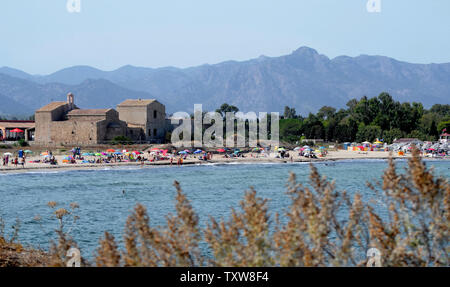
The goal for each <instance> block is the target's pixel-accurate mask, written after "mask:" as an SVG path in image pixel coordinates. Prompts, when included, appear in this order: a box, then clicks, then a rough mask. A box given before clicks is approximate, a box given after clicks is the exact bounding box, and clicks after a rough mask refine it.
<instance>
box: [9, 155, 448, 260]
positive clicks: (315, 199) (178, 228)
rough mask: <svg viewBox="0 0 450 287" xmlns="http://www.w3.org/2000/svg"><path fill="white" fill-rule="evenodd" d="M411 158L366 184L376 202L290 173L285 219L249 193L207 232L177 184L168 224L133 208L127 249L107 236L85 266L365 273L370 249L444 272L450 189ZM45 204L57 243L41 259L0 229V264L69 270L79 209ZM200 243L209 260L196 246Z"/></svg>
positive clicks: (315, 176) (38, 252)
mask: <svg viewBox="0 0 450 287" xmlns="http://www.w3.org/2000/svg"><path fill="white" fill-rule="evenodd" d="M413 155H414V156H413V158H411V159H410V160H409V163H408V168H407V171H406V173H402V174H399V173H397V171H396V168H395V163H394V161H393V160H390V161H389V164H388V167H387V169H386V171H385V173H384V175H383V176H382V178H381V181H380V182H379V183H376V184H372V183H368V184H367V185H368V188H369V190H370V191H372V192H373V193H374V194H375V193H376V194H378V195H379V197H380V198H383V200H381V201H382V204H380V202H363V201H362V197H361V194H355V195H354V196H353V197H350V196H348V195H347V193H346V192H345V191H338V190H336V188H335V185H334V183H333V182H330V181H328V180H327V179H326V178H324V177H322V176H321V175H320V174H319V173H318V171H317V169H316V168H315V167H314V166H313V165H311V173H310V177H309V183H308V186H309V187H306V186H304V185H302V184H301V183H298V182H297V180H296V178H295V175H294V174H291V177H290V179H289V183H288V185H287V193H288V194H289V196H290V199H291V202H290V205H289V206H288V207H287V209H286V211H285V213H284V214H271V213H270V212H269V210H268V205H267V199H263V198H260V197H258V195H257V192H256V191H255V190H252V189H251V190H250V191H248V192H246V194H245V196H244V198H243V200H242V201H241V203H240V206H239V208H237V209H233V210H232V213H231V216H230V218H229V219H228V220H223V219H222V220H217V219H215V218H210V219H209V220H208V223H207V227H206V228H201V227H200V226H199V217H198V216H197V214H196V213H195V210H193V208H192V206H191V204H190V202H189V200H188V199H187V198H186V195H185V194H184V193H183V192H182V190H181V188H180V185H179V184H178V183H177V182H175V184H174V185H175V188H176V190H177V196H176V208H175V210H176V212H175V214H169V215H168V216H167V224H166V226H164V227H155V226H153V225H152V223H151V220H150V218H149V217H148V214H147V211H146V208H145V207H144V206H142V205H140V204H138V205H137V206H136V207H135V209H134V211H133V212H132V214H131V215H130V216H129V217H128V220H127V223H126V226H125V230H124V234H123V239H124V246H123V247H119V246H118V244H117V242H116V239H115V238H114V236H112V235H111V234H109V233H108V232H105V234H104V236H103V238H101V239H100V240H99V246H98V248H97V251H96V252H95V254H94V258H95V259H94V262H88V261H87V260H85V259H84V258H82V266H365V265H366V263H367V258H366V257H365V253H366V252H367V250H368V249H369V248H372V247H375V248H377V249H378V250H379V251H380V253H381V264H382V265H383V266H448V265H449V263H450V261H449V252H450V245H449V227H450V226H449V222H450V221H449V219H450V218H449V217H450V184H449V182H448V180H447V179H446V178H440V177H436V176H435V175H434V174H433V172H432V170H429V169H427V168H426V166H425V164H424V163H423V162H422V161H421V159H420V157H419V156H418V152H417V150H414V152H413ZM361 189H363V188H362V187H361ZM48 205H49V206H50V207H51V208H52V209H53V210H54V216H55V218H56V219H57V220H58V221H59V223H60V224H59V228H58V229H57V230H56V231H55V232H56V234H57V238H58V239H57V240H56V242H52V244H51V247H50V249H49V250H48V251H42V250H35V249H33V248H25V247H23V246H22V245H21V244H20V242H19V241H18V235H17V233H18V230H19V228H18V226H16V227H15V228H14V233H13V235H11V236H10V237H8V236H6V235H5V233H4V228H3V227H2V228H1V230H0V231H1V233H0V266H65V265H66V262H67V260H68V259H69V258H67V257H66V254H67V251H68V250H69V248H71V247H77V244H76V242H74V240H73V239H72V238H71V237H70V230H67V227H66V224H67V220H69V221H72V222H73V223H75V222H76V220H77V217H76V215H75V214H76V210H77V208H78V205H77V204H75V203H73V204H71V205H70V208H68V209H64V208H58V207H57V203H56V202H49V204H48ZM375 206H376V208H375ZM381 214H383V216H381ZM386 215H387V216H386ZM7 237H8V238H7ZM205 245H207V248H208V249H209V250H208V251H209V254H210V255H208V256H205V252H204V250H203V251H202V250H201V248H200V246H205ZM81 254H83V251H81Z"/></svg>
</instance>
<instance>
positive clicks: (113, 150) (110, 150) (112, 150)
mask: <svg viewBox="0 0 450 287" xmlns="http://www.w3.org/2000/svg"><path fill="white" fill-rule="evenodd" d="M106 151H107V152H115V151H116V150H115V149H107V150H106Z"/></svg>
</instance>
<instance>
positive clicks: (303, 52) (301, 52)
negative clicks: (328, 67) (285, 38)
mask: <svg viewBox="0 0 450 287" xmlns="http://www.w3.org/2000/svg"><path fill="white" fill-rule="evenodd" d="M292 55H306V56H312V55H319V53H318V52H317V51H316V50H314V49H313V48H309V47H306V46H302V47H300V48H298V49H297V50H295V51H294V52H292Z"/></svg>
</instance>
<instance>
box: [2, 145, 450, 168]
mask: <svg viewBox="0 0 450 287" xmlns="http://www.w3.org/2000/svg"><path fill="white" fill-rule="evenodd" d="M290 154H291V156H292V160H291V159H290V158H283V159H281V158H274V157H271V156H261V155H259V154H257V153H245V154H244V156H245V157H235V158H225V157H224V155H222V154H214V155H213V158H212V159H211V160H208V161H203V160H199V159H198V158H197V156H195V155H188V156H187V158H186V159H185V160H184V161H183V165H192V164H211V163H217V164H227V163H290V162H318V161H336V160H351V159H388V158H389V157H390V155H391V154H390V153H389V152H385V151H369V152H357V151H346V150H338V151H329V152H328V154H327V156H326V157H319V158H317V159H310V158H305V157H302V156H299V155H298V153H295V152H292V151H291V152H290ZM65 156H66V155H55V158H56V160H57V161H58V165H50V164H49V163H31V162H30V161H34V160H39V159H42V157H41V156H36V155H34V156H28V157H27V159H26V163H25V166H24V167H22V165H20V164H19V165H17V166H15V165H12V164H11V163H10V164H9V165H8V166H0V172H2V173H6V172H20V171H24V172H26V171H30V170H54V169H59V170H61V169H62V170H69V169H104V168H106V167H124V166H146V167H147V166H170V165H171V163H170V160H160V161H155V162H150V161H145V162H144V163H143V164H142V163H141V162H117V163H81V161H80V160H77V163H63V158H64V157H65ZM392 157H393V158H395V159H400V158H409V157H411V154H407V155H405V156H399V155H397V154H393V155H392ZM94 158H95V157H86V159H88V160H89V159H94ZM424 159H427V158H424ZM445 160H449V159H448V158H446V159H445ZM172 166H173V167H177V160H176V158H174V160H173V163H172Z"/></svg>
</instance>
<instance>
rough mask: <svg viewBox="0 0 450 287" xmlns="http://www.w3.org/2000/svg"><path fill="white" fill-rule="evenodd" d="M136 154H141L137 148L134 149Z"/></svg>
mask: <svg viewBox="0 0 450 287" xmlns="http://www.w3.org/2000/svg"><path fill="white" fill-rule="evenodd" d="M133 153H134V154H141V153H140V152H139V151H137V150H135V151H133Z"/></svg>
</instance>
